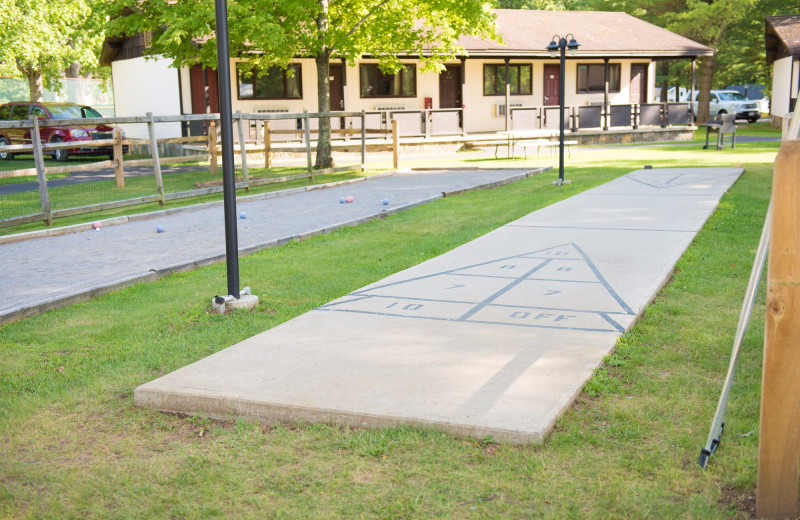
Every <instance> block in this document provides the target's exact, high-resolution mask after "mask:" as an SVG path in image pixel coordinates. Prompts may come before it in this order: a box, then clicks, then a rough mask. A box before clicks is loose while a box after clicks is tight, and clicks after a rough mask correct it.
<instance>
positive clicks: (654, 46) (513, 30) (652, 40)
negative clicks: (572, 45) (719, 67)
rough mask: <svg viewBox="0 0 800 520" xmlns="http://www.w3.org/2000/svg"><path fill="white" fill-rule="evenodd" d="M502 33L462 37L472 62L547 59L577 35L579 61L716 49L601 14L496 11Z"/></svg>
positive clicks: (704, 52) (614, 15) (627, 18)
mask: <svg viewBox="0 0 800 520" xmlns="http://www.w3.org/2000/svg"><path fill="white" fill-rule="evenodd" d="M495 13H497V30H498V32H499V33H500V34H501V35H502V36H503V39H504V40H505V43H504V44H502V43H498V42H493V41H486V40H481V39H479V38H473V37H462V38H460V39H459V44H460V45H461V46H463V47H464V48H465V49H466V50H467V51H468V52H469V54H470V56H474V57H478V56H487V55H489V56H498V57H515V56H526V57H529V56H542V57H546V56H548V53H547V51H546V50H545V48H546V47H547V44H548V43H550V40H551V39H552V37H553V35H556V34H558V35H560V36H566V35H567V34H570V33H571V34H572V35H574V37H575V39H576V40H577V42H578V43H579V44H580V48H579V49H578V53H579V55H580V56H584V57H593V56H596V57H598V58H604V57H648V58H657V57H680V56H687V57H690V56H704V55H711V54H713V53H714V51H713V50H712V49H710V48H709V47H706V46H705V45H701V44H699V43H697V42H694V41H692V40H690V39H688V38H684V37H683V36H680V35H678V34H675V33H673V32H671V31H668V30H666V29H663V28H661V27H658V26H656V25H653V24H651V23H647V22H645V21H643V20H640V19H638V18H636V17H633V16H631V15H629V14H625V13H614V12H600V11H533V10H524V9H495Z"/></svg>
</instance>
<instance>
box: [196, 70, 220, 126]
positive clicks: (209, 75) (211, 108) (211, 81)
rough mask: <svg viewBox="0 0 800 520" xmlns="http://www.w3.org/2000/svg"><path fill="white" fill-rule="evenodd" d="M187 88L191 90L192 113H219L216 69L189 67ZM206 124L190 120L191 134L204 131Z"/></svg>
mask: <svg viewBox="0 0 800 520" xmlns="http://www.w3.org/2000/svg"><path fill="white" fill-rule="evenodd" d="M189 88H190V90H191V92H192V114H217V113H219V85H218V84H217V71H216V70H214V69H210V68H207V67H206V68H203V67H201V66H200V65H195V66H193V67H192V68H191V69H189ZM206 127H207V125H206V122H203V121H190V123H189V130H190V133H191V135H200V134H201V133H205V131H206V130H205V129H206Z"/></svg>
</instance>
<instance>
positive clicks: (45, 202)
mask: <svg viewBox="0 0 800 520" xmlns="http://www.w3.org/2000/svg"><path fill="white" fill-rule="evenodd" d="M30 118H31V123H32V125H33V128H31V141H32V144H33V162H34V164H35V165H36V180H38V181H39V203H40V204H41V206H42V212H43V213H44V223H45V225H46V226H51V225H53V217H52V215H51V214H50V194H49V193H48V191H47V175H46V173H45V169H44V157H43V154H42V136H41V135H40V134H39V118H38V117H36V116H30Z"/></svg>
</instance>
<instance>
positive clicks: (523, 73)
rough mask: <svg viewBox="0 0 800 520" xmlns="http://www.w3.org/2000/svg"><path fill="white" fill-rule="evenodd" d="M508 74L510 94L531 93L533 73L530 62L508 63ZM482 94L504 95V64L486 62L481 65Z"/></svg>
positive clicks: (522, 94)
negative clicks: (522, 63) (523, 63)
mask: <svg viewBox="0 0 800 520" xmlns="http://www.w3.org/2000/svg"><path fill="white" fill-rule="evenodd" d="M508 74H509V79H510V80H511V95H516V96H524V95H530V94H532V93H533V81H532V78H533V75H532V71H531V65H530V64H526V65H521V64H509V66H508ZM483 95H484V96H505V95H506V66H505V64H496V65H495V64H487V65H484V66H483Z"/></svg>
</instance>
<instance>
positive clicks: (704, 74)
mask: <svg viewBox="0 0 800 520" xmlns="http://www.w3.org/2000/svg"><path fill="white" fill-rule="evenodd" d="M713 77H714V56H701V57H700V93H699V95H698V96H697V123H698V124H703V123H708V119H709V113H708V102H709V99H710V98H711V80H712V79H713Z"/></svg>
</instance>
